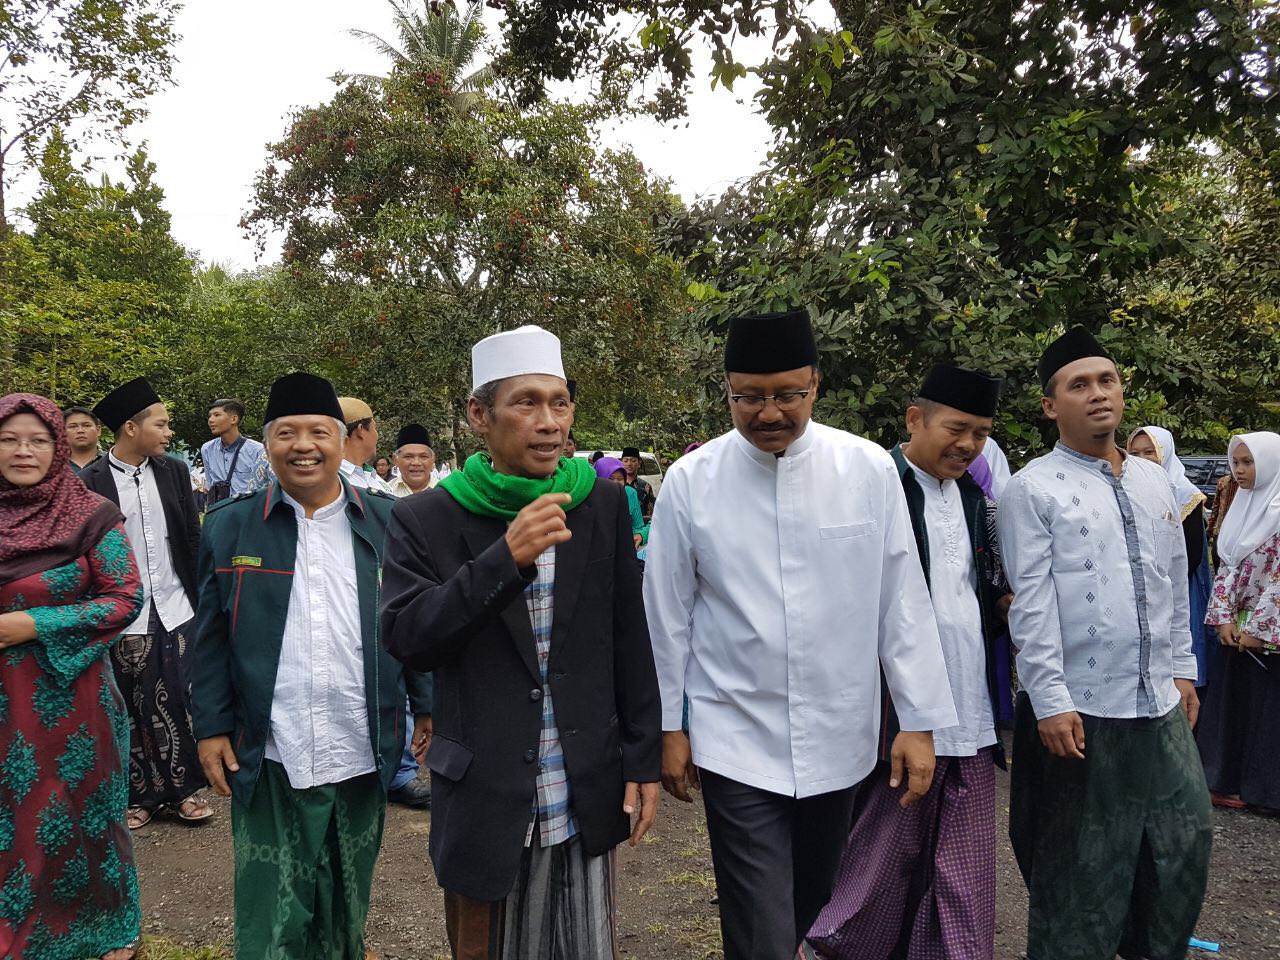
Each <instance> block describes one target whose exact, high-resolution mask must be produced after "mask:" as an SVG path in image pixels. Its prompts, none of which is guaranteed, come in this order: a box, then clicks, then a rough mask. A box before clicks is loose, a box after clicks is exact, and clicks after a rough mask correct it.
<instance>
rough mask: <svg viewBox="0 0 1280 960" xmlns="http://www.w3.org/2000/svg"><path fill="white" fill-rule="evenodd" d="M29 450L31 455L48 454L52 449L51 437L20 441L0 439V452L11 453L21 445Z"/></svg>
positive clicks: (8, 438) (16, 439) (13, 438)
mask: <svg viewBox="0 0 1280 960" xmlns="http://www.w3.org/2000/svg"><path fill="white" fill-rule="evenodd" d="M24 443H25V444H26V445H27V446H28V447H30V448H31V451H32V453H48V452H49V451H50V450H52V449H53V443H54V441H53V437H32V438H31V439H30V440H21V439H19V438H18V437H0V451H4V452H5V453H13V452H14V451H16V450H17V449H18V448H19V447H21V446H22V445H23V444H24Z"/></svg>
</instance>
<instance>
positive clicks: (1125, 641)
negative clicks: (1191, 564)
mask: <svg viewBox="0 0 1280 960" xmlns="http://www.w3.org/2000/svg"><path fill="white" fill-rule="evenodd" d="M996 525H997V527H998V529H999V533H1000V553H1001V557H1002V559H1003V560H1004V568H1005V573H1006V574H1007V575H1008V578H1009V587H1010V589H1012V590H1013V606H1012V607H1010V608H1009V630H1010V634H1011V636H1012V637H1013V642H1014V644H1015V645H1017V646H1018V647H1019V650H1018V679H1019V681H1020V682H1021V683H1022V686H1023V687H1024V688H1025V689H1026V691H1027V693H1028V694H1029V695H1030V697H1031V705H1032V706H1033V707H1034V708H1035V713H1036V717H1037V718H1039V719H1041V720H1044V719H1045V718H1047V717H1053V716H1057V715H1058V714H1061V713H1070V712H1071V711H1073V710H1074V711H1076V712H1078V713H1087V714H1090V715H1092V716H1096V717H1125V718H1133V717H1160V716H1164V714H1166V713H1168V712H1169V711H1170V710H1171V709H1173V707H1174V706H1175V705H1176V704H1177V703H1178V701H1179V695H1178V689H1177V687H1176V686H1175V685H1174V682H1173V681H1174V678H1175V677H1177V678H1185V679H1188V680H1195V677H1196V658H1195V654H1194V653H1192V651H1191V630H1190V620H1191V616H1190V613H1189V611H1188V604H1189V597H1188V593H1187V548H1186V542H1185V541H1184V539H1183V536H1182V524H1181V523H1180V522H1179V520H1178V505H1177V503H1176V502H1175V501H1174V498H1173V491H1172V489H1171V488H1170V486H1169V478H1168V476H1167V475H1166V474H1165V472H1164V471H1163V470H1162V469H1161V468H1160V467H1158V466H1157V465H1156V464H1154V463H1150V462H1148V461H1146V460H1143V459H1141V458H1140V457H1127V458H1126V459H1125V461H1124V468H1123V469H1122V470H1121V472H1120V475H1119V476H1116V475H1114V474H1113V473H1112V470H1111V464H1110V463H1109V462H1107V461H1106V460H1099V459H1097V458H1095V457H1090V456H1086V455H1085V454H1082V453H1078V452H1076V451H1074V450H1071V449H1070V448H1068V447H1065V446H1063V445H1062V444H1061V443H1059V444H1058V445H1057V446H1056V447H1055V448H1054V449H1053V450H1052V451H1051V452H1050V453H1048V454H1047V455H1045V456H1043V457H1040V458H1039V459H1036V460H1032V461H1031V462H1030V463H1029V464H1027V465H1026V466H1025V467H1023V468H1022V469H1021V470H1019V471H1018V472H1017V473H1016V474H1015V475H1014V477H1013V479H1012V480H1011V481H1010V482H1009V486H1008V488H1007V489H1006V490H1005V493H1004V496H1003V497H1002V498H1001V499H1000V508H999V510H997V512H996Z"/></svg>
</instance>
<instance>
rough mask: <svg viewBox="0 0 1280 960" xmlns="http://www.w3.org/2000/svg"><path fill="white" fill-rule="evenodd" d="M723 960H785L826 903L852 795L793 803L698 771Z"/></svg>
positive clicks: (830, 795) (834, 794)
mask: <svg viewBox="0 0 1280 960" xmlns="http://www.w3.org/2000/svg"><path fill="white" fill-rule="evenodd" d="M699 776H700V777H701V780H702V796H703V800H704V802H705V803H706V807H707V833H708V834H709V835H710V838H711V859H712V862H713V864H714V865H715V871H716V887H717V892H718V893H719V895H720V933H721V936H722V937H723V939H724V960H788V958H791V957H794V956H795V955H796V950H797V949H798V948H799V946H800V941H801V940H802V939H803V937H804V935H805V934H806V933H807V932H808V931H809V928H810V927H811V926H813V921H814V920H816V919H817V917H818V914H819V913H820V912H821V911H822V908H823V907H825V906H826V905H827V901H828V900H829V899H830V898H831V888H832V885H833V884H834V883H835V875H836V868H837V867H838V866H839V864H840V854H841V852H842V851H843V850H844V843H845V839H846V837H847V836H848V833H849V824H850V822H851V820H852V817H853V801H854V796H855V794H856V792H857V787H849V788H847V789H845V790H837V791H834V792H832V793H823V794H819V795H818V796H815V797H806V798H804V799H803V800H797V799H796V798H795V797H787V796H783V795H782V794H778V793H770V792H769V791H768V790H761V789H759V788H758V787H749V786H746V785H745V784H742V783H738V782H737V781H734V780H730V779H728V778H727V777H722V776H720V775H718V774H715V773H711V772H709V771H707V770H702V771H700V773H699Z"/></svg>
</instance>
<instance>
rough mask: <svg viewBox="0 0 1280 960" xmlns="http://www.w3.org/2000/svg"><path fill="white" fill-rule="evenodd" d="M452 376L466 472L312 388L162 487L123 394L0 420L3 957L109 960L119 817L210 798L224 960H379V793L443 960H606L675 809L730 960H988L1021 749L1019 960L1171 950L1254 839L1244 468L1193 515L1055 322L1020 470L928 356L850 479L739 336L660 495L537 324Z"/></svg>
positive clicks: (1258, 530) (152, 434)
mask: <svg viewBox="0 0 1280 960" xmlns="http://www.w3.org/2000/svg"><path fill="white" fill-rule="evenodd" d="M471 361H472V388H473V389H472V394H471V398H470V400H469V404H468V420H469V423H470V426H471V428H472V430H473V431H474V432H475V434H476V435H477V436H478V437H479V438H481V440H482V442H483V445H484V450H483V451H482V452H480V453H477V454H474V455H472V456H471V457H469V458H468V459H467V460H466V461H465V462H464V463H462V464H457V465H455V464H451V463H449V462H439V461H438V460H437V456H436V451H435V448H434V447H433V444H432V438H431V436H430V433H429V431H428V430H426V429H425V428H424V427H423V426H421V425H419V424H416V423H407V424H405V425H403V426H402V427H401V429H399V431H398V432H397V433H396V435H395V438H394V444H393V445H391V446H390V447H386V446H384V445H383V444H382V443H381V435H380V433H379V422H378V417H377V414H376V412H375V410H374V409H373V408H372V407H371V406H370V404H369V403H367V402H366V401H364V400H362V399H359V398H356V397H351V396H338V394H337V392H336V390H335V389H334V387H333V385H332V384H330V383H329V382H328V381H326V380H324V379H323V378H321V377H318V376H314V375H312V374H308V373H291V374H289V375H287V376H284V377H282V378H281V379H279V380H278V381H276V383H275V384H274V385H273V386H272V388H271V391H270V395H269V396H268V397H267V398H266V402H265V406H264V409H263V416H262V421H263V423H264V428H263V438H262V441H259V440H257V439H254V438H251V437H248V436H246V435H245V433H244V432H243V429H242V424H243V423H244V419H245V416H246V413H247V410H246V405H245V403H244V402H243V401H242V400H239V399H234V398H229V397H223V398H217V399H214V400H213V401H211V403H210V406H209V409H208V427H209V433H210V436H211V438H210V439H209V440H208V441H207V442H206V443H204V444H203V445H202V446H201V448H200V455H199V461H198V466H197V467H196V468H195V469H194V470H190V469H189V468H188V465H187V463H186V462H185V461H184V460H182V459H180V458H177V457H173V456H167V455H166V453H167V452H168V451H169V447H170V445H171V442H172V439H173V431H172V428H171V426H170V420H169V411H168V409H167V408H166V406H165V403H164V402H163V400H162V398H161V397H160V396H159V395H158V394H157V393H156V391H155V390H154V389H153V387H152V386H151V384H150V383H148V382H147V381H146V380H145V379H142V378H137V379H133V380H130V381H128V382H125V383H123V384H121V385H120V386H119V387H117V388H116V389H114V390H112V391H111V392H110V393H109V394H108V395H107V396H105V397H103V398H102V399H101V400H99V401H98V402H97V403H96V404H94V405H92V406H68V407H65V408H63V409H61V410H60V409H59V408H58V407H57V406H55V405H54V404H53V402H52V401H50V400H48V399H46V398H43V397H39V396H36V395H33V394H11V395H9V396H6V397H3V398H0V658H2V659H0V664H2V668H0V956H6V957H7V956H14V957H27V958H31V960H62V958H79V957H104V958H106V960H129V958H131V957H133V956H135V955H136V954H137V952H138V950H139V948H140V943H141V941H140V923H141V913H140V889H139V884H138V877H137V871H136V868H135V866H134V860H133V850H132V844H131V840H130V831H133V830H137V829H139V828H141V827H143V826H146V825H147V824H149V823H151V822H152V821H153V820H155V819H156V818H168V819H169V820H170V822H176V823H179V824H186V825H195V824H200V823H204V822H206V821H208V820H209V819H210V818H212V817H214V816H215V815H216V814H215V808H214V806H213V805H212V804H211V803H210V801H209V799H208V797H207V795H206V792H207V791H209V790H212V791H213V792H215V793H217V794H219V795H221V796H224V797H230V798H231V799H232V802H231V805H230V811H231V813H230V817H231V827H232V838H233V839H232V843H233V848H234V865H235V867H234V869H235V892H234V918H235V943H236V956H237V958H239V960H250V958H263V960H265V958H269V957H270V958H278V957H289V958H312V957H315V958H320V957H326V958H328V957H341V958H352V960H362V958H365V957H366V956H367V951H366V947H365V941H364V926H365V918H366V915H367V911H368V905H369V894H370V889H371V885H372V880H373V874H374V868H375V865H376V862H377V858H378V853H379V850H380V846H381V841H382V832H383V824H384V816H385V807H386V804H387V802H393V803H400V804H403V805H405V806H408V807H410V808H413V809H424V808H428V807H429V808H431V810H432V825H431V833H430V841H429V849H430V855H431V860H432V864H433V867H434V871H435V877H436V881H437V882H438V884H439V886H440V887H441V888H442V889H443V893H444V899H443V913H444V916H445V921H446V929H447V934H448V939H449V944H450V948H451V951H452V954H453V956H454V957H455V958H459V960H473V958H474V960H480V958H484V960H517V958H538V960H542V958H554V960H593V958H604V957H611V956H614V955H616V953H615V951H616V929H615V914H616V855H615V848H616V847H617V846H618V845H619V844H621V843H624V842H629V843H630V844H632V845H634V844H636V843H638V842H639V841H640V840H641V839H642V838H643V836H644V835H645V833H646V832H647V831H648V830H649V829H650V827H651V826H652V824H653V823H654V819H655V816H656V812H657V807H658V804H659V798H660V795H661V791H662V790H663V789H665V790H666V792H667V793H669V794H670V795H671V796H672V797H674V798H675V799H676V800H678V801H689V800H691V799H692V793H691V791H692V790H693V789H694V788H698V789H700V790H701V793H702V797H703V802H704V805H705V809H706V815H707V826H708V835H709V839H710V845H711V853H712V860H713V865H714V871H715V878H716V884H717V894H718V904H719V912H720V918H721V932H722V938H723V943H724V954H725V957H726V960H792V958H795V957H796V956H797V952H798V951H799V952H800V954H801V955H807V956H815V955H816V956H818V957H822V958H826V960H852V958H855V957H857V958H860V960H861V958H865V960H889V958H891V957H906V958H912V960H914V958H920V960H923V958H936V957H945V958H947V960H990V958H991V957H992V956H993V950H994V941H995V908H996V873H995V869H996V845H997V814H996V782H997V781H996V770H997V769H1009V763H1008V758H1007V756H1006V748H1007V747H1008V745H1009V744H1008V742H1007V738H1006V737H1005V736H1002V727H1003V726H1004V725H1005V724H1006V723H1007V722H1009V721H1012V722H1013V735H1012V751H1013V757H1014V759H1015V760H1016V763H1014V764H1013V765H1012V768H1011V773H1012V779H1011V803H1010V813H1009V820H1010V838H1011V840H1012V845H1013V850H1014V854H1015V857H1016V859H1017V862H1018V866H1019V869H1020V870H1021V873H1022V876H1023V879H1024V881H1025V883H1026V886H1027V889H1028V893H1029V901H1030V906H1029V917H1028V927H1027V930H1028V952H1027V956H1028V958H1029V960H1110V958H1112V957H1114V956H1115V955H1116V954H1117V953H1120V954H1121V955H1123V956H1126V957H1144V958H1150V960H1167V958H1177V957H1182V956H1184V955H1185V954H1186V951H1187V944H1188V941H1189V938H1190V937H1191V936H1192V933H1193V930H1194V925H1195V922H1196V920H1197V918H1198V916H1199V912H1200V907H1201V903H1202V901H1203V898H1204V893H1205V889H1206V885H1207V881H1208V864H1209V851H1210V845H1211V842H1212V819H1211V804H1212V805H1217V806H1219V807H1222V808H1226V809H1236V810H1239V809H1246V808H1247V809H1249V810H1252V811H1254V812H1257V813H1260V814H1266V815H1280V761H1277V758H1276V753H1275V750H1274V746H1273V745H1272V744H1271V743H1270V731H1271V730H1272V729H1273V728H1274V727H1275V726H1276V725H1277V724H1280V671H1273V670H1271V669H1269V666H1270V665H1271V664H1270V655H1271V654H1273V653H1275V652H1276V651H1278V650H1280V435H1277V434H1276V433H1271V432H1262V431H1259V432H1250V433H1240V434H1238V435H1235V436H1233V437H1232V438H1231V440H1230V442H1229V445H1228V449H1227V456H1228V458H1229V460H1230V467H1231V473H1230V475H1229V476H1228V477H1225V478H1223V481H1222V482H1220V483H1219V485H1218V488H1217V491H1216V496H1215V497H1214V498H1213V502H1212V504H1211V505H1210V504H1209V502H1208V498H1207V497H1206V495H1205V494H1204V493H1203V492H1202V491H1201V490H1200V489H1198V488H1197V487H1196V486H1195V485H1194V484H1192V483H1191V482H1190V480H1189V479H1188V478H1187V476H1186V472H1185V470H1184V468H1183V465H1182V462H1181V461H1180V460H1179V457H1178V454H1177V450H1176V439H1175V437H1174V436H1173V434H1172V433H1171V432H1170V431H1169V430H1167V429H1165V428H1164V427H1161V426H1158V425H1144V426H1140V427H1138V428H1136V429H1133V430H1131V431H1130V432H1129V433H1128V436H1127V438H1125V442H1124V444H1123V446H1121V445H1120V444H1119V443H1118V441H1117V430H1118V429H1119V428H1120V425H1121V423H1122V420H1123V417H1124V409H1125V405H1124V384H1123V380H1122V378H1121V375H1120V373H1119V371H1118V370H1117V368H1116V365H1115V363H1114V362H1113V361H1112V360H1111V358H1110V357H1109V356H1108V354H1107V352H1106V350H1105V349H1104V347H1103V346H1102V344H1101V343H1100V342H1099V341H1098V340H1097V339H1095V337H1094V336H1093V335H1092V334H1090V333H1089V332H1087V331H1085V330H1084V329H1082V328H1078V327H1077V328H1072V329H1069V330H1067V331H1066V332H1065V333H1064V334H1063V335H1062V336H1061V337H1059V338H1058V339H1056V340H1055V341H1053V342H1052V343H1051V344H1049V345H1048V346H1047V347H1046V349H1045V351H1044V354H1043V356H1042V358H1041V360H1040V363H1039V367H1038V369H1037V371H1036V372H1037V376H1038V380H1039V383H1040V385H1041V388H1042V394H1043V399H1042V407H1043V412H1044V415H1045V416H1046V417H1047V418H1048V419H1049V420H1050V421H1052V422H1053V424H1054V426H1055V427H1056V430H1057V432H1058V442H1057V443H1056V445H1055V446H1054V447H1053V449H1051V450H1050V451H1049V452H1048V453H1046V454H1045V455H1043V456H1040V457H1038V458H1036V459H1034V460H1032V461H1031V462H1030V463H1028V464H1026V465H1025V466H1024V467H1023V468H1022V469H1021V470H1019V471H1017V472H1016V473H1013V472H1011V470H1010V467H1009V463H1008V459H1007V457H1006V456H1005V454H1004V451H1003V450H1002V449H1001V448H1000V446H999V445H998V443H997V442H996V441H995V440H994V439H993V438H992V437H991V433H992V431H993V429H994V426H995V423H996V420H997V416H998V413H999V405H1000V394H1001V387H1002V383H1001V380H1000V379H999V378H997V377H994V376H990V375H989V374H987V373H986V372H984V371H979V370H971V369H964V368H961V367H956V366H949V365H940V366H938V367H937V368H935V369H934V370H932V371H930V372H929V374H928V376H927V377H925V378H924V380H923V381H922V383H921V385H920V388H919V390H918V393H917V394H916V395H915V396H913V397H911V398H905V399H904V404H903V425H904V430H905V434H906V436H907V439H906V440H904V441H903V442H902V443H899V444H897V445H896V446H894V447H893V448H892V449H891V450H888V451H886V450H884V449H883V448H881V447H880V446H878V445H876V444H874V443H872V442H870V441H868V440H866V439H863V438H860V437H856V436H854V435H852V434H849V433H846V432H843V431H840V430H836V429H833V428H830V427H828V426H825V425H822V424H819V423H816V422H814V421H813V420H812V411H813V405H814V401H815V400H816V398H817V396H818V393H819V390H820V389H821V377H820V373H819V369H818V351H817V347H816V344H815V342H814V337H813V332H812V328H811V325H810V320H809V316H808V314H807V313H806V312H805V311H793V312H787V313H782V314H764V315H748V316H741V317H738V318H736V319H735V320H734V321H733V322H732V324H731V326H730V329H729V334H728V338H727V343H726V348H725V364H724V370H725V386H726V394H727V405H728V412H729V414H730V417H731V420H732V424H733V427H732V429H730V430H729V431H728V432H726V433H724V434H723V435H721V436H718V437H715V438H713V439H710V440H708V441H706V442H700V441H694V442H692V443H690V444H689V445H688V446H687V447H686V448H685V449H684V451H683V452H682V454H681V456H680V457H679V458H677V459H676V460H675V462H674V463H673V464H672V465H671V466H670V468H669V470H668V471H667V473H666V476H665V478H664V479H663V482H662V485H661V489H660V490H659V491H658V493H657V494H656V495H655V493H654V489H653V486H652V485H651V484H650V483H648V482H647V481H646V480H645V478H644V477H643V476H641V470H642V469H643V466H644V461H643V460H642V455H641V451H640V449H639V448H638V447H635V446H625V447H622V449H621V454H620V456H617V457H615V456H612V455H609V454H608V453H606V452H605V451H602V450H597V451H595V452H593V453H591V454H590V455H586V454H584V455H581V456H579V455H577V443H576V440H575V438H574V437H573V432H572V429H571V427H572V424H573V419H574V412H575V402H576V389H575V385H574V383H573V381H572V380H570V379H569V378H568V377H567V376H566V374H565V370H564V366H563V361H562V358H561V355H560V344H559V341H558V340H557V339H556V338H555V337H554V336H553V335H552V334H550V333H548V332H547V331H545V330H542V329H540V328H538V327H532V326H529V327H521V328H519V329H517V330H511V331H507V332H504V333H500V334H496V335H494V336H492V337H488V338H486V339H484V340H482V341H481V342H479V343H477V344H475V346H474V347H473V350H472V357H471ZM104 429H105V430H107V431H109V432H110V434H111V441H110V443H105V444H104V441H103V431H104ZM423 766H425V767H426V768H427V769H428V771H429V774H430V776H429V784H428V781H427V779H426V778H424V777H422V776H421V775H420V773H421V768H422V767H423Z"/></svg>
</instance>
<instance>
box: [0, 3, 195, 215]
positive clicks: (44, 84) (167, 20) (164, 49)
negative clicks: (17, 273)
mask: <svg viewBox="0 0 1280 960" xmlns="http://www.w3.org/2000/svg"><path fill="white" fill-rule="evenodd" d="M176 9H177V4H176V2H175V0H0V234H3V233H5V232H7V231H8V229H9V224H8V219H7V211H6V207H5V195H6V194H5V189H6V187H7V186H8V185H9V183H10V182H12V179H13V177H14V176H16V174H17V173H18V172H20V171H21V170H22V169H24V168H25V167H26V166H28V165H34V164H35V163H36V161H37V158H38V157H39V155H40V153H41V150H42V147H43V144H44V143H45V140H46V138H47V137H48V136H49V133H50V131H52V130H55V129H57V130H59V131H61V132H62V135H64V136H67V133H66V131H67V130H68V129H69V128H70V127H71V125H72V124H74V123H75V122H76V121H77V120H80V119H82V118H85V117H92V119H93V123H91V124H89V125H87V126H86V128H85V136H86V138H89V139H92V138H95V137H97V138H106V139H108V140H113V141H116V142H120V140H121V139H122V137H123V136H124V133H125V130H126V129H127V128H128V127H129V126H131V125H132V124H133V123H135V122H136V121H137V120H139V119H141V118H142V117H143V116H144V115H145V107H144V103H143V101H144V100H145V99H146V97H148V96H150V95H151V94H152V93H155V92H156V90H158V89H160V87H162V86H163V85H165V84H167V83H168V82H169V80H170V76H171V73H172V68H173V44H174V41H175V40H176V37H175V36H174V33H173V18H174V14H175V11H176ZM70 139H71V140H72V142H75V139H76V138H75V137H71V138H70Z"/></svg>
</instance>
